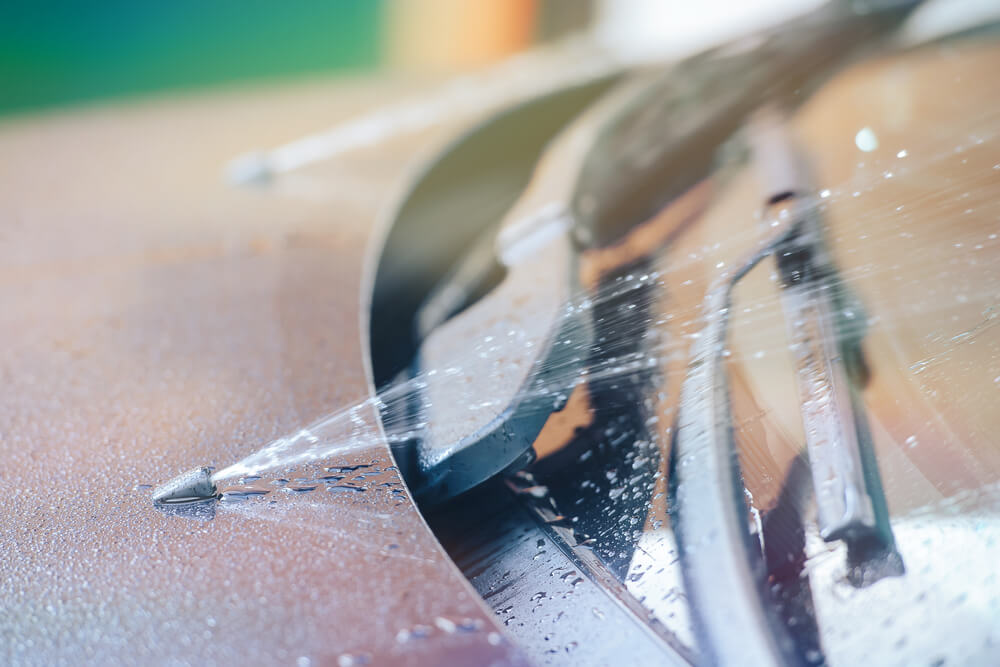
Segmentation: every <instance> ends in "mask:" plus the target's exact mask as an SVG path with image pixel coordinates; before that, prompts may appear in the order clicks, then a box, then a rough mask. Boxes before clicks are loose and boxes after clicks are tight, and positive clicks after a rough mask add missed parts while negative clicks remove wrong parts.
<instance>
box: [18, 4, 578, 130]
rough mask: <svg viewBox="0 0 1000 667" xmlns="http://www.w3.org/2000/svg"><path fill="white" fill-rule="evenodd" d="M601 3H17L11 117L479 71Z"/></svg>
mask: <svg viewBox="0 0 1000 667" xmlns="http://www.w3.org/2000/svg"><path fill="white" fill-rule="evenodd" d="M593 5H594V3H593V2H592V1H591V0H473V1H468V0H283V1H282V2H275V1H273V0H170V1H169V2H144V1H138V2H137V1H135V0H103V1H102V2H79V1H78V0H34V1H32V0H23V1H22V0H8V1H5V2H0V114H10V113H12V112H23V111H28V110H35V109H40V108H51V107H54V106H59V105H65V104H70V103H78V102H84V101H92V100H101V99H107V98H115V97H122V96H133V95H137V94H148V93H152V92H158V91H174V90H185V89H197V88H202V87H206V86H212V85H218V84H225V83H237V82H246V81H253V80H256V81H266V80H269V79H275V78H291V77H301V76H309V75H315V74H320V73H330V72H342V73H351V72H369V71H372V70H375V69H377V68H385V67H405V68H424V69H427V68H438V69H440V68H445V69H461V68H466V67H475V66H477V65H482V64H486V63H488V62H491V61H494V60H496V59H498V58H501V57H503V56H504V55H506V54H508V53H511V52H513V51H517V50H521V49H524V48H526V47H528V46H529V45H531V44H534V43H537V42H539V41H543V40H548V39H553V38H556V37H558V36H560V35H564V34H567V33H569V32H572V31H574V30H578V29H580V28H581V27H583V26H585V25H586V24H587V23H588V22H589V21H590V20H591V16H592V15H593Z"/></svg>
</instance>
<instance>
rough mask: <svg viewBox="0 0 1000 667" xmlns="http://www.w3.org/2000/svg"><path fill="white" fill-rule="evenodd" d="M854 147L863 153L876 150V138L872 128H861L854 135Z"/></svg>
mask: <svg viewBox="0 0 1000 667" xmlns="http://www.w3.org/2000/svg"><path fill="white" fill-rule="evenodd" d="M854 145H855V146H857V147H858V149H859V150H862V151H864V152H865V153H871V152H872V151H873V150H875V149H876V148H878V137H876V136H875V131H874V130H873V129H872V128H870V127H863V128H861V129H860V130H858V133H857V134H856V135H854Z"/></svg>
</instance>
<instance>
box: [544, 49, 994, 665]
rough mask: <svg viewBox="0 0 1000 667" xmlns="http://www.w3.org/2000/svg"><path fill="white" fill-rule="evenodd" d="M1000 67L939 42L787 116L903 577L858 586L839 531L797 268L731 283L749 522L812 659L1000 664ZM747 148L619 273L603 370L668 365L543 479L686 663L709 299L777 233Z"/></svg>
mask: <svg viewBox="0 0 1000 667" xmlns="http://www.w3.org/2000/svg"><path fill="white" fill-rule="evenodd" d="M998 64H1000V50H998V48H997V47H996V46H992V45H989V44H988V43H985V42H982V41H979V42H977V41H974V40H970V41H968V42H967V43H964V44H955V43H946V44H933V45H929V46H925V47H923V48H921V49H920V50H917V51H913V52H910V53H906V54H903V55H899V56H893V57H891V58H886V59H883V60H879V61H876V62H872V63H867V64H864V65H862V66H858V67H855V68H853V69H852V70H850V71H848V72H847V73H845V74H844V75H842V76H840V77H838V78H837V79H836V80H835V81H834V82H832V83H831V84H829V85H828V86H827V87H825V88H824V89H823V90H822V91H820V92H819V93H818V94H817V95H815V96H814V97H813V98H812V99H810V100H809V102H808V103H807V104H805V105H804V106H803V107H802V108H801V109H800V110H799V111H798V112H796V114H795V116H794V117H793V118H792V120H791V122H790V127H789V130H790V131H791V132H792V133H793V134H794V136H795V138H796V141H797V144H798V145H799V146H801V148H802V150H803V152H804V154H805V157H806V162H807V165H806V169H807V171H808V181H809V182H810V183H812V184H813V189H812V190H811V192H810V197H811V202H812V204H811V205H812V206H813V208H814V209H815V211H816V212H817V214H818V216H819V219H820V220H821V221H822V225H823V234H824V238H825V241H826V243H827V244H828V248H829V252H830V254H831V258H832V261H833V263H834V264H835V265H836V268H837V272H838V276H839V279H840V281H841V282H842V284H843V286H844V291H845V294H848V295H849V296H847V297H845V298H844V299H842V300H841V301H840V302H839V309H840V310H839V314H838V316H839V317H840V318H841V323H840V326H839V327H838V328H837V332H838V333H837V334H836V335H837V336H839V337H840V338H841V340H840V342H841V343H843V342H844V340H843V339H846V338H848V337H850V338H853V339H855V342H856V343H857V344H858V345H857V350H858V351H857V354H858V355H859V359H855V360H848V362H849V365H852V366H851V367H852V368H853V369H854V370H852V371H851V373H850V382H851V386H852V388H853V389H852V391H853V392H855V393H856V395H857V397H858V403H857V405H856V409H857V411H858V413H859V420H860V419H861V418H862V417H863V421H864V430H865V438H866V441H867V442H868V444H869V447H870V454H871V456H872V457H873V459H874V462H875V464H876V466H875V467H876V468H877V472H878V476H879V483H880V487H881V491H882V492H884V503H885V505H886V506H887V510H888V520H889V524H890V527H891V531H892V535H893V538H894V540H895V545H896V548H897V549H898V552H899V554H900V555H901V556H902V563H904V564H905V570H903V569H900V570H898V571H894V572H893V573H891V574H893V575H895V576H881V575H880V576H874V577H860V578H855V577H852V576H851V571H850V559H849V558H848V556H847V554H846V546H845V544H844V543H843V542H840V541H837V540H830V539H829V537H828V539H827V540H824V539H823V537H821V536H820V531H819V527H818V524H817V520H818V518H817V506H816V486H815V480H814V479H813V478H812V477H811V475H810V468H809V465H810V464H809V457H808V455H807V452H806V448H805V444H804V443H805V442H806V441H807V440H808V438H809V435H810V434H809V432H808V427H806V426H804V425H803V411H804V409H808V406H803V403H802V399H801V396H800V393H799V390H798V388H797V385H796V375H795V372H796V371H795V362H794V352H795V350H794V347H793V341H791V340H790V338H789V331H790V326H791V327H792V329H794V323H792V324H791V325H790V323H789V320H788V311H787V309H786V308H785V307H783V305H782V288H781V282H782V281H781V275H780V274H781V270H780V267H779V266H778V265H777V263H776V261H775V259H774V258H773V257H768V258H765V259H764V260H763V261H762V262H761V263H760V264H759V265H758V266H757V267H756V268H754V269H753V270H752V271H750V272H749V273H748V274H747V275H746V276H745V277H744V278H743V279H742V280H740V281H739V283H738V284H736V285H735V287H734V288H733V292H732V297H731V299H732V300H731V305H730V312H729V326H728V330H729V331H728V337H727V339H726V348H725V351H724V352H723V354H724V356H725V357H726V374H727V378H728V394H729V407H730V410H731V427H732V432H733V438H734V443H735V446H736V449H737V453H738V457H739V465H740V471H741V473H742V479H743V482H744V483H745V485H746V523H747V531H748V532H749V533H750V534H751V535H753V538H754V540H755V542H756V544H757V545H758V546H759V550H760V552H761V562H762V563H763V564H764V566H765V567H766V569H767V573H768V578H769V581H770V582H771V583H772V590H771V591H770V595H771V596H772V600H773V602H774V604H775V606H776V608H777V609H778V613H779V616H780V618H781V619H782V622H783V623H784V624H785V625H786V626H787V629H788V630H789V633H790V635H791V636H792V637H793V638H794V640H795V642H796V647H797V648H796V650H797V652H798V653H799V654H800V655H801V656H803V657H804V658H805V659H806V660H807V661H810V662H815V663H819V662H822V661H824V660H825V661H827V662H829V663H831V664H845V665H847V664H857V663H858V662H861V661H862V660H864V661H876V662H879V663H882V662H892V663H899V664H910V663H913V662H915V661H916V662H927V661H935V660H937V661H939V662H938V664H944V663H945V662H948V663H951V662H952V661H955V662H960V663H964V662H969V661H973V662H975V661H982V660H984V659H986V658H987V657H988V656H989V655H992V654H993V653H995V650H996V649H995V647H993V646H992V644H991V643H990V642H991V641H995V640H996V638H995V637H992V636H991V634H990V633H991V632H993V629H992V628H993V625H994V623H993V622H992V619H994V618H995V617H996V613H997V605H998V604H1000V582H998V581H997V579H996V576H995V575H994V574H993V572H992V566H991V565H990V563H991V562H992V560H993V559H991V558H990V555H991V554H992V553H993V550H994V549H995V548H996V543H995V539H996V530H995V528H996V526H995V525H994V524H995V523H996V518H997V514H998V512H1000V496H998V492H997V488H998V484H1000V448H998V447H997V446H996V444H995V443H996V435H995V434H996V433H997V432H1000V411H997V410H996V409H995V406H996V404H997V398H998V396H1000V394H998V392H1000V327H998V326H997V324H998V323H1000V317H998V315H1000V271H998V270H997V267H998V266H1000V240H998V236H997V235H998V233H1000V200H998V198H997V197H996V192H997V183H998V182H1000V180H998V179H1000V153H998V152H997V149H996V141H997V137H996V134H997V128H998V122H1000V118H998V116H997V111H996V110H997V109H998V108H1000V91H998V90H997V88H996V86H993V85H990V84H989V83H988V82H990V81H992V80H993V76H994V70H995V69H996V66H997V65H998ZM859 137H861V139H862V140H861V141H860V142H859V140H858V138H859ZM744 139H745V137H742V136H737V137H735V138H734V139H733V141H732V142H731V144H734V145H735V146H736V148H734V149H732V147H731V146H730V147H727V150H726V151H723V153H724V155H723V156H720V159H719V162H718V166H717V168H716V170H715V172H714V174H713V175H712V177H711V179H710V180H709V181H708V182H707V183H705V184H702V185H701V186H699V187H702V188H705V187H708V188H710V190H711V197H710V198H709V200H708V201H707V203H706V204H705V205H704V206H702V207H701V209H700V213H699V214H698V215H697V216H695V218H694V219H693V220H690V221H688V223H687V224H683V225H677V224H675V223H671V224H670V228H671V230H672V231H671V233H670V234H667V235H665V236H664V239H665V240H666V243H665V245H664V247H663V249H662V250H661V251H660V252H659V253H658V254H657V255H656V256H655V257H652V258H650V257H646V258H637V259H635V260H634V261H632V262H630V263H626V264H624V265H619V268H617V269H614V270H613V271H610V272H605V273H603V274H602V276H601V278H600V283H599V289H598V290H597V292H598V293H599V294H601V295H602V299H601V301H600V303H595V308H594V320H595V327H596V329H597V333H598V335H597V336H596V337H595V341H596V342H595V345H594V346H593V349H592V350H591V351H590V355H591V358H592V363H594V364H597V365H602V364H603V365H607V364H608V363H609V359H610V360H612V361H613V360H615V359H629V358H632V357H634V356H635V355H640V356H641V355H647V356H649V357H655V358H656V359H657V361H658V365H657V366H656V367H655V368H652V367H650V368H648V369H646V370H644V371H643V372H638V373H630V374H628V375H627V376H614V377H612V378H609V379H606V380H599V381H593V382H591V383H590V384H589V385H588V387H587V388H586V390H585V391H584V390H583V389H579V390H578V391H577V393H576V394H575V395H574V399H573V400H571V401H570V403H569V406H568V407H567V409H566V410H565V411H564V412H563V413H561V414H559V415H556V416H554V417H553V420H552V421H551V422H550V428H548V429H547V430H546V431H545V432H543V435H542V438H541V440H540V441H539V443H538V444H537V445H536V450H539V451H540V452H541V453H542V454H543V455H542V456H541V458H540V460H539V461H538V462H537V463H536V464H535V466H534V468H533V470H532V471H531V472H532V474H533V475H534V477H533V479H534V481H535V482H537V484H539V485H543V486H545V487H547V489H548V492H549V497H550V499H551V500H547V501H546V502H545V503H536V504H537V505H538V506H539V510H538V511H539V512H540V513H542V514H543V515H544V516H547V517H548V518H549V519H551V518H552V514H553V513H555V514H558V515H561V516H563V517H564V520H563V521H561V522H559V525H558V526H557V527H555V528H553V529H552V530H553V531H554V532H559V531H562V534H563V536H564V538H565V539H566V541H567V542H568V544H569V546H570V547H572V548H573V549H574V550H575V551H576V552H578V553H581V554H583V555H582V556H581V558H582V559H583V560H584V562H591V563H593V564H594V567H602V568H605V569H606V570H607V571H609V572H611V573H613V575H614V576H615V578H616V579H617V580H618V581H619V582H620V583H621V584H622V585H623V586H624V588H625V589H626V590H627V591H628V595H629V596H630V597H631V598H632V600H633V602H635V601H637V602H638V603H640V604H641V605H642V607H643V608H644V609H646V610H647V611H648V612H650V613H652V614H653V617H654V618H655V622H656V623H657V624H659V627H661V631H662V634H664V635H665V636H667V637H668V638H670V639H671V641H673V642H674V643H675V644H676V645H678V646H681V647H684V648H685V649H687V650H688V651H693V650H694V646H695V643H696V642H695V639H694V638H695V632H694V630H693V629H692V625H691V618H690V615H689V609H688V606H687V600H686V592H685V587H684V583H683V576H682V573H681V567H680V562H681V561H680V560H679V553H678V549H677V545H676V540H675V537H674V535H673V532H672V530H671V519H672V518H675V517H672V516H671V515H670V512H683V511H685V510H684V507H669V506H668V505H669V503H668V500H669V498H670V485H669V478H670V465H671V457H670V446H671V438H672V437H673V435H674V429H675V428H676V425H677V419H678V416H679V400H680V396H681V385H682V381H683V379H684V377H685V374H686V373H688V372H689V368H688V366H689V363H690V358H689V355H688V352H689V350H690V348H691V346H692V344H693V343H694V342H696V340H697V338H698V336H699V335H701V333H702V327H703V320H702V317H701V308H702V304H703V302H704V299H705V296H706V292H707V291H708V289H709V287H710V285H711V284H712V283H713V281H714V280H715V279H716V276H718V275H719V274H720V273H722V272H724V271H726V270H727V269H728V267H731V266H733V265H734V263H736V262H738V261H740V259H741V258H742V257H744V256H745V254H746V253H747V251H748V249H749V248H751V247H753V245H754V244H755V243H757V242H759V241H760V239H761V238H762V235H763V234H764V233H765V232H766V227H767V224H766V223H765V220H764V216H762V213H761V211H762V209H763V204H764V202H763V201H762V200H761V195H760V193H761V191H762V188H761V184H760V183H759V182H758V179H759V177H758V176H757V175H756V174H755V172H754V170H753V169H752V168H751V167H752V165H751V164H750V161H749V159H748V157H747V153H746V150H745V149H740V148H739V146H740V145H741V142H744ZM672 206H673V207H674V208H676V203H675V204H674V205H672ZM672 212H673V211H672V208H671V206H668V207H667V208H666V209H664V211H663V212H662V213H661V214H660V216H659V219H660V221H661V222H663V221H664V220H666V219H668V218H670V217H671V215H672ZM656 224H657V220H653V221H651V222H650V223H647V227H655V225H656ZM592 259H593V258H592ZM585 261H586V258H585ZM595 261H596V260H595ZM649 276H653V279H650V278H649ZM643 277H645V280H641V279H642V278H643ZM636 282H641V283H642V284H641V286H640V288H639V289H632V288H630V284H631V283H636ZM624 332H629V333H630V334H631V335H629V336H625V335H622V334H623V333H624ZM636 332H640V333H641V334H642V335H635V334H636ZM643 332H644V333H643ZM624 340H627V341H628V342H623V341H624ZM611 341H613V342H611ZM841 349H845V348H844V347H843V346H842V347H841ZM559 420H561V422H562V423H563V425H562V426H561V427H560V426H559V425H558V423H557V422H559ZM807 423H808V422H807ZM566 424H582V426H580V427H579V428H578V429H577V430H576V431H573V430H572V429H570V428H568V427H567V426H566ZM869 482H870V480H869ZM543 506H544V507H543ZM668 510H669V511H668ZM876 513H877V512H876ZM560 526H562V527H560ZM565 526H570V527H571V530H567V529H566V528H565ZM883 574H885V573H883ZM931 628H933V629H934V630H933V632H930V631H928V629H931Z"/></svg>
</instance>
